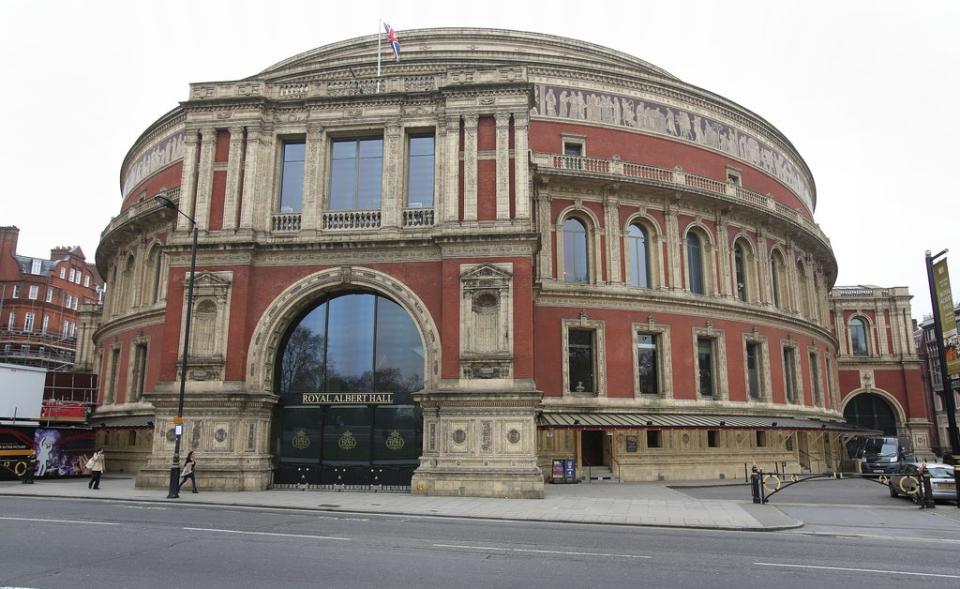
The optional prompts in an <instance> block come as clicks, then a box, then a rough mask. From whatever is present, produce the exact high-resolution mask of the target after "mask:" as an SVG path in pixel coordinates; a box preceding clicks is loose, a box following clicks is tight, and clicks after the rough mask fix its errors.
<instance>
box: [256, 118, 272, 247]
mask: <svg viewBox="0 0 960 589" xmlns="http://www.w3.org/2000/svg"><path fill="white" fill-rule="evenodd" d="M276 144H277V138H276V136H275V135H274V133H273V127H272V126H269V125H265V126H264V128H263V132H262V133H261V134H260V145H259V147H258V152H259V154H258V155H257V177H256V184H255V185H254V192H253V194H255V195H256V201H255V202H254V210H253V228H254V229H255V230H257V231H269V230H270V227H271V225H272V215H273V213H274V211H275V210H276V209H277V200H278V195H277V186H276V184H275V182H276V174H277V161H276Z"/></svg>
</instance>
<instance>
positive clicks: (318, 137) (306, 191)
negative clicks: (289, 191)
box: [300, 124, 323, 231]
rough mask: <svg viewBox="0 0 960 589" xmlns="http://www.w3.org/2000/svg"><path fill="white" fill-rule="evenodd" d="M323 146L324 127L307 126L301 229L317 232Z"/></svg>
mask: <svg viewBox="0 0 960 589" xmlns="http://www.w3.org/2000/svg"><path fill="white" fill-rule="evenodd" d="M322 144H323V127H321V126H320V125H315V124H311V125H308V126H307V141H306V145H304V153H305V155H304V162H303V199H302V202H303V208H302V212H301V214H300V229H301V230H303V231H309V230H315V229H317V227H318V225H319V216H320V207H321V204H320V191H319V190H318V184H319V183H320V179H319V175H320V165H321V164H320V158H321V150H322Z"/></svg>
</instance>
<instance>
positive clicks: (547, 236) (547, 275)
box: [536, 191, 554, 281]
mask: <svg viewBox="0 0 960 589" xmlns="http://www.w3.org/2000/svg"><path fill="white" fill-rule="evenodd" d="M536 201H537V204H538V206H539V210H538V211H537V216H538V217H539V219H538V220H539V222H540V239H541V241H542V242H541V244H540V263H539V264H537V271H538V276H537V280H540V281H543V280H552V279H553V239H554V227H553V219H552V218H551V212H550V197H549V196H548V195H546V194H544V193H543V192H542V191H541V192H540V194H539V195H538V196H537V199H536Z"/></svg>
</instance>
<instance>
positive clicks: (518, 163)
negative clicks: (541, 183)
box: [513, 112, 530, 219]
mask: <svg viewBox="0 0 960 589" xmlns="http://www.w3.org/2000/svg"><path fill="white" fill-rule="evenodd" d="M528 128H529V119H528V118H527V113H525V112H524V113H514V114H513V164H514V170H515V171H514V181H515V182H516V186H515V188H514V206H513V211H514V216H515V217H516V218H517V219H529V218H530V162H529V147H528V145H529V141H528V138H527V130H528Z"/></svg>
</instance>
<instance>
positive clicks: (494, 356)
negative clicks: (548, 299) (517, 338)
mask: <svg viewBox="0 0 960 589" xmlns="http://www.w3.org/2000/svg"><path fill="white" fill-rule="evenodd" d="M512 271H513V265H512V264H464V265H462V266H461V274H460V295H461V298H460V325H461V330H460V368H461V374H462V377H463V378H483V379H487V378H510V376H511V374H512V367H513V330H512V326H513V273H512Z"/></svg>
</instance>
